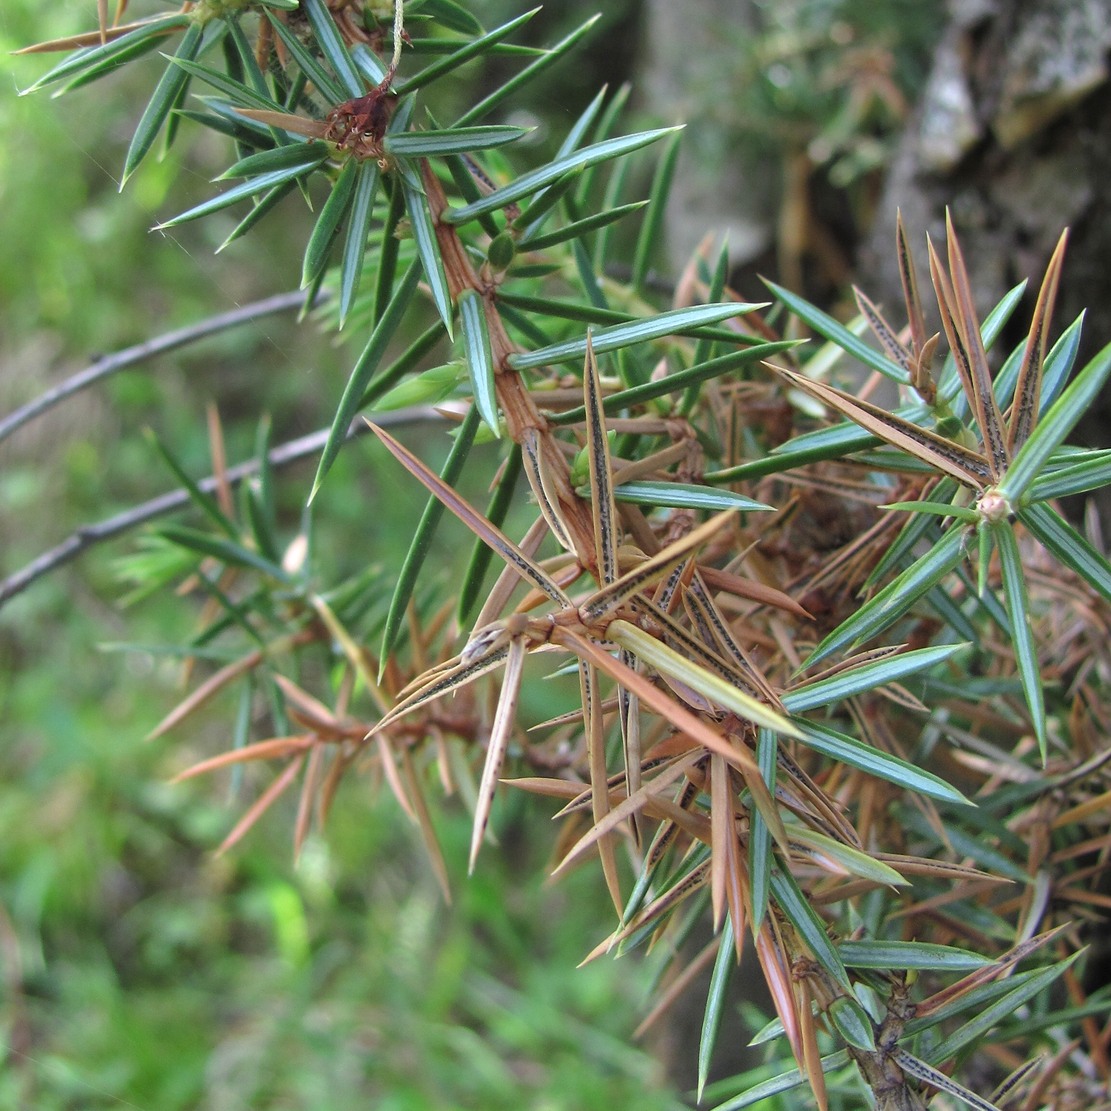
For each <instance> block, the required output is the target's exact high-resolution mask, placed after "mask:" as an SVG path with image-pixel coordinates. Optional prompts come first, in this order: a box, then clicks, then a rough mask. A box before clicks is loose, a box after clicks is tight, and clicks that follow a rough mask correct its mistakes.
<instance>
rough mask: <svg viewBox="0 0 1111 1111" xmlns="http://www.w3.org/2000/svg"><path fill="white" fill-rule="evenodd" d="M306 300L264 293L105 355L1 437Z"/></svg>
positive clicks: (7, 423)
mask: <svg viewBox="0 0 1111 1111" xmlns="http://www.w3.org/2000/svg"><path fill="white" fill-rule="evenodd" d="M304 303H305V295H304V293H302V292H300V291H294V292H292V293H276V294H274V296H272V297H264V298H263V299H262V300H261V301H252V302H251V303H250V304H247V305H240V306H239V308H237V309H232V310H231V311H230V312H224V313H219V314H218V315H216V316H210V317H208V319H206V320H202V321H201V322H200V323H198V324H190V325H188V326H187V327H184V328H176V329H175V330H174V331H172V332H167V333H166V334H165V335H161V336H155V338H154V339H150V340H146V341H145V342H144V343H137V344H135V346H134V347H125V348H124V349H123V350H122V351H116V352H114V353H113V354H111V355H104V356H102V357H101V358H99V359H96V360H94V361H93V362H92V363H91V364H90V365H89V366H87V367H86V368H85V369H84V370H80V371H78V372H77V373H76V374H73V375H70V377H69V378H67V379H66V380H65V381H64V382H60V383H59V384H58V385H57V386H54V387H53V388H52V389H49V390H47V391H46V392H45V393H43V394H40V395H39V396H38V397H36V398H35V400H34V401H29V402H28V403H27V404H26V405H23V406H20V408H18V409H16V410H15V412H13V413H9V414H8V416H6V417H4V418H3V419H2V420H0V441H3V440H4V439H6V438H7V437H8V436H10V435H11V434H12V433H13V432H15V431H16V430H17V429H19V428H22V427H23V425H25V424H26V423H27V422H28V421H31V420H34V419H35V417H38V416H41V415H42V414H43V413H45V412H46V411H47V410H48V409H52V408H53V407H54V406H55V405H57V404H58V403H59V402H61V401H65V399H66V398H67V397H72V396H73V395H74V394H75V393H79V392H80V391H81V390H84V389H87V388H88V387H89V386H91V385H93V384H94V383H96V382H99V381H100V380H101V379H102V378H107V377H108V376H109V375H111V374H115V373H116V371H118V370H124V369H126V368H127V367H129V366H134V365H135V364H136V363H142V362H145V361H146V360H147V359H153V358H154V357H155V356H156V355H161V354H163V352H166V351H172V350H173V349H174V348H175V347H184V346H186V345H187V344H190V343H195V342H196V341H197V340H200V339H204V338H205V337H206V336H211V335H214V334H215V333H216V332H222V331H225V330H226V329H228V328H238V327H239V326H240V325H241V324H249V323H251V321H253V320H260V319H261V318H262V317H264V316H273V315H274V314H275V313H280V312H288V311H289V310H290V309H296V308H300V307H301V306H302V305H304ZM2 599H3V596H2V595H0V600H2Z"/></svg>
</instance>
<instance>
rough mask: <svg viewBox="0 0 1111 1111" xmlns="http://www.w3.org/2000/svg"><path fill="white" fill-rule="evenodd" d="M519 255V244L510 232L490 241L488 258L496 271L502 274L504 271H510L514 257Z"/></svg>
mask: <svg viewBox="0 0 1111 1111" xmlns="http://www.w3.org/2000/svg"><path fill="white" fill-rule="evenodd" d="M516 254H517V244H516V243H515V242H514V240H513V236H511V235H510V234H509V233H508V232H504V231H503V232H502V233H501V235H497V236H495V237H494V238H493V239H492V240H491V241H490V247H489V249H488V250H487V252H486V257H487V259H489V261H490V265H491V266H492V267H493V268H494V270H495V271H497V272H498V273H501V272H502V271H503V270H508V269H509V265H510V263H512V261H513V257H514V255H516Z"/></svg>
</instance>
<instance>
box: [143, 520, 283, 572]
mask: <svg viewBox="0 0 1111 1111" xmlns="http://www.w3.org/2000/svg"><path fill="white" fill-rule="evenodd" d="M160 532H161V534H162V535H163V536H164V537H166V539H167V540H172V541H173V542H174V543H175V544H180V545H181V546H182V547H183V548H189V549H190V550H191V551H194V552H197V553H198V554H199V555H205V556H212V557H213V558H214V559H218V560H220V561H221V562H222V563H226V564H228V565H229V566H232V567H249V568H252V569H254V570H256V571H262V572H263V574H265V575H269V576H270V577H271V578H273V579H275V580H276V581H278V582H280V583H286V582H288V581H289V575H287V574H286V572H285V571H284V570H282V568H281V567H280V566H279V565H278V564H276V563H274V562H272V561H271V560H269V559H266V558H265V557H264V556H261V555H259V553H258V552H253V551H251V549H250V548H245V547H243V545H242V544H238V543H235V542H234V541H231V540H223V539H221V538H220V537H218V536H212V535H210V534H209V533H207V532H198V531H197V530H196V529H191V528H186V527H185V526H183V525H164V526H163V527H162V529H161V530H160Z"/></svg>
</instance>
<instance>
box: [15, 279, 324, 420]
mask: <svg viewBox="0 0 1111 1111" xmlns="http://www.w3.org/2000/svg"><path fill="white" fill-rule="evenodd" d="M304 303H305V295H304V293H302V292H293V293H277V294H275V295H274V296H273V297H264V298H263V299H262V300H261V301H252V302H251V303H250V304H249V305H241V306H240V307H239V308H237V309H232V310H231V311H230V312H224V313H219V314H218V315H216V316H210V317H208V318H207V319H206V320H202V321H200V322H199V323H197V324H190V325H188V327H185V328H177V329H175V330H174V331H172V332H167V333H166V334H165V335H162V336H155V337H154V339H150V340H146V341H145V342H144V343H137V344H136V345H135V346H134V347H125V348H124V349H123V350H122V351H116V352H114V353H113V354H111V355H104V356H102V357H101V358H99V359H96V360H95V361H94V362H93V363H92V364H91V365H89V366H87V367H86V368H85V369H84V370H80V371H78V372H77V373H76V374H72V375H70V377H69V378H67V379H66V380H65V381H64V382H60V383H59V384H58V385H57V386H54V387H53V388H52V389H49V390H47V391H46V393H44V394H40V395H39V396H38V397H36V398H35V400H34V401H29V402H28V403H27V404H26V405H23V406H21V407H20V408H18V409H16V410H15V412H14V413H9V414H8V416H6V417H4V418H3V420H0V441H2V440H4V439H5V438H6V437H8V436H10V435H11V434H12V433H13V432H15V431H16V430H17V429H19V428H22V427H23V425H25V424H26V423H27V422H28V421H31V420H34V418H35V417H37V416H40V415H41V414H43V413H45V412H46V411H47V410H48V409H52V408H53V407H54V406H55V405H57V404H58V403H59V402H61V401H64V400H65V399H66V398H67V397H72V396H73V395H74V394H75V393H78V392H80V391H81V390H84V389H87V388H88V387H89V386H91V385H93V384H94V383H95V382H99V381H100V380H101V379H102V378H107V377H108V376H109V375H110V374H115V373H116V371H118V370H124V369H125V368H127V367H129V366H134V365H135V364H136V363H142V362H145V361H146V360H148V359H153V358H154V357H155V356H156V355H161V354H163V353H164V352H166V351H172V350H173V349H174V348H175V347H184V346H186V345H187V344H190V343H196V341H197V340H200V339H204V338H205V337H206V336H211V335H214V334H215V333H216V332H222V331H225V330H226V329H228V328H238V327H239V326H240V325H241V324H250V323H251V322H252V321H254V320H260V319H262V317H264V316H273V315H274V314H275V313H279V312H289V311H290V310H291V309H296V308H300V307H301V306H302V305H304Z"/></svg>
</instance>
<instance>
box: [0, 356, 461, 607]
mask: <svg viewBox="0 0 1111 1111" xmlns="http://www.w3.org/2000/svg"><path fill="white" fill-rule="evenodd" d="M163 338H165V337H163ZM442 419H444V416H443V413H442V412H440V411H438V410H436V409H433V408H432V407H430V406H427V405H413V406H410V407H409V408H407V409H398V410H396V411H395V412H389V413H380V414H378V415H377V416H376V417H375V421H376V423H377V424H378V425H380V426H392V425H397V424H406V423H410V422H414V421H428V420H442ZM368 429H369V426H368V425H367V423H366V422H365V421H363V420H359V421H356V422H354V423H353V424H352V425H351V427H350V428H349V429H348V431H347V439H348V440H353V439H355V438H356V437H357V436H361V435H363V434H364V433H365V432H367V431H368ZM330 432H331V429H330V428H321V429H318V430H317V431H316V432H310V433H308V434H307V435H305V436H299V437H298V438H297V439H295V440H287V441H286V442H285V443H284V444H279V445H278V446H277V447H276V448H274V449H273V450H272V451H270V452H269V454H268V455H267V460H268V461H269V464H270V466H271V467H274V468H281V467H287V466H289V465H290V464H291V463H296V462H297V461H298V460H300V459H304V458H306V456H310V455H316V454H317V453H318V452H320V451H321V450H322V449H323V447H324V444H325V443H326V442H327V439H328V435H329V433H330ZM258 471H259V461H258V460H257V459H251V460H248V461H247V462H246V463H240V464H238V465H237V466H235V467H229V468H228V469H227V471H226V472H225V473H224V476H223V479H224V481H226V482H227V483H229V484H231V485H236V484H237V483H240V482H242V481H243V479H245V478H250V477H251V476H252V475H254V474H257V473H258ZM217 481H218V480H217V478H216V476H215V475H209V476H208V477H207V478H202V479H201V480H200V481H199V482H198V483H197V485H198V486H199V487H200V488H201V489H202V490H203V491H204V492H205V493H206V494H209V493H212V492H213V491H214V490H215V489H216V485H217ZM188 504H189V492H188V491H187V490H184V489H178V490H171V491H169V492H168V493H165V494H160V495H159V496H158V497H156V498H151V499H150V500H149V501H145V502H142V503H141V504H140V505H135V506H132V507H131V508H130V509H125V510H124V511H123V512H122V513H117V514H116V515H115V516H114V517H106V518H105V519H104V520H103V521H96V522H94V523H93V524H89V525H82V526H81V527H80V528H79V529H77V530H76V531H75V532H73V533H71V534H70V535H69V536H67V537H66V538H65V540H63V541H62V542H61V543H60V544H57V545H55V546H54V547H53V548H51V549H50V550H49V551H46V552H43V553H42V555H40V556H37V557H36V558H35V559H33V560H31V562H30V563H28V564H27V565H26V566H25V567H23V568H22V569H21V570H19V571H16V572H15V573H14V574H12V575H9V576H8V577H7V578H6V579H3V580H0V606H3V605H4V604H5V603H6V602H8V601H9V600H10V599H12V598H14V597H15V596H16V595H17V594H21V593H22V592H23V591H24V590H26V589H27V587H29V586H30V585H31V584H32V583H34V582H36V581H37V580H38V579H41V578H42V577H43V576H44V575H47V574H49V573H50V572H51V571H55V570H57V569H58V568H59V567H63V566H65V564H67V563H70V562H71V561H72V560H75V559H76V558H77V557H78V556H79V555H82V554H83V553H84V552H86V551H88V550H89V549H90V548H92V547H95V546H96V545H97V544H101V543H103V542H104V541H105V540H111V539H112V538H113V537H115V536H119V535H120V534H121V533H124V532H128V531H129V530H130V529H133V528H136V527H138V526H139V525H141V524H144V523H145V522H147V521H150V520H153V519H154V518H155V517H161V516H164V515H165V514H167V513H173V512H174V511H175V510H178V509H183V508H185V506H187V505H188Z"/></svg>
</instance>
